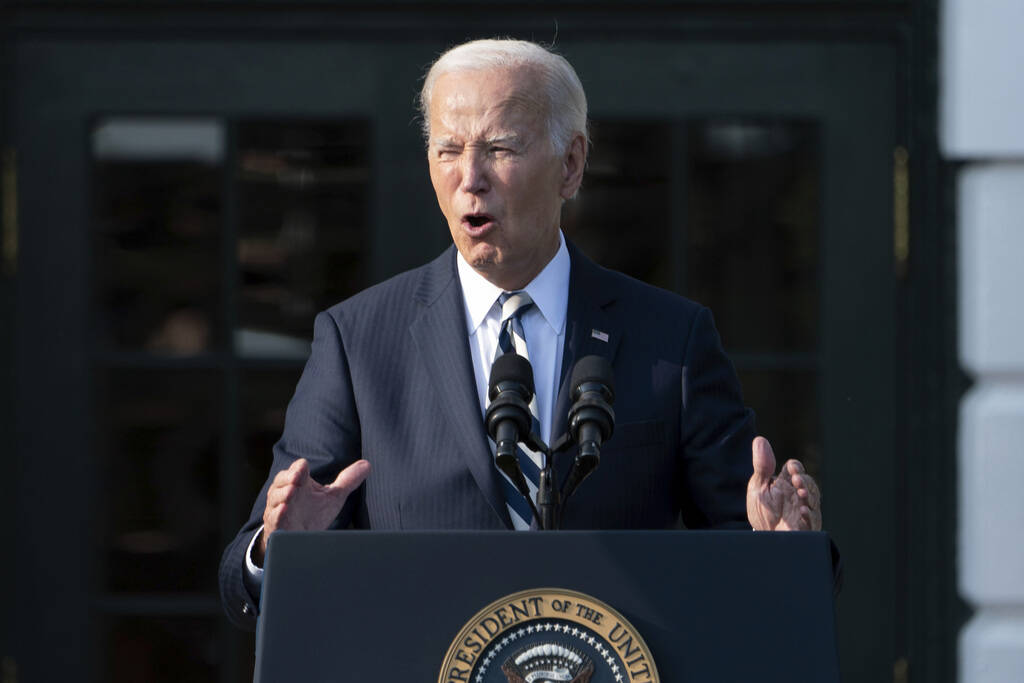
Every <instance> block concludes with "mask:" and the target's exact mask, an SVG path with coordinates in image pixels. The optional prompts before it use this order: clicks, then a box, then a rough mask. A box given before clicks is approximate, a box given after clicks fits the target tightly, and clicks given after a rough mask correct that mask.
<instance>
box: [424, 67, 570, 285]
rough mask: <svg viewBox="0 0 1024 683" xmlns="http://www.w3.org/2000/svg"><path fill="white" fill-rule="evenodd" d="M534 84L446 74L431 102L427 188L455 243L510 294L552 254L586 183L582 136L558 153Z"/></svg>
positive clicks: (496, 73) (493, 73)
mask: <svg viewBox="0 0 1024 683" xmlns="http://www.w3.org/2000/svg"><path fill="white" fill-rule="evenodd" d="M531 75H532V74H531V72H530V71H528V70H524V69H494V70H472V71H456V72H452V73H447V74H445V75H443V76H441V77H440V78H438V79H437V81H436V82H435V83H434V87H433V94H432V97H431V101H430V141H429V146H428V151H427V156H428V159H429V163H430V180H431V182H433V184H434V192H436V193H437V202H438V204H439V205H440V207H441V212H442V213H443V214H444V216H445V218H446V219H447V220H448V228H449V230H451V233H452V240H454V242H455V246H456V248H458V250H459V252H460V253H461V254H462V256H463V258H465V259H466V261H467V262H468V263H469V264H470V265H471V266H473V268H474V269H476V270H477V272H479V273H480V274H481V275H483V276H484V277H485V278H487V279H488V280H489V281H490V282H492V283H494V284H495V285H497V286H499V287H501V288H503V289H506V290H511V289H520V288H522V287H524V286H526V284H528V283H529V282H530V280H532V279H533V278H534V277H535V276H536V275H537V274H538V273H539V272H540V271H541V270H543V268H544V266H545V265H547V263H548V261H550V260H551V258H552V257H553V256H554V255H555V252H556V251H557V250H558V242H559V240H558V225H559V215H560V213H561V206H562V199H563V198H565V199H568V198H569V197H571V196H572V195H573V194H574V193H575V192H576V189H577V188H578V187H579V181H580V176H581V175H582V164H583V158H582V155H583V143H582V137H581V138H579V139H578V140H574V141H573V143H572V144H571V145H570V148H569V150H567V152H566V154H564V155H561V156H559V155H556V154H555V152H554V150H553V149H552V146H551V142H550V138H549V135H548V131H547V126H546V124H545V115H546V112H545V111H544V108H543V105H542V104H541V101H542V100H541V99H540V98H539V97H537V96H536V95H535V93H536V90H537V86H536V85H535V82H536V79H531V78H530V77H531ZM531 80H533V81H534V82H533V83H531ZM577 166H578V168H577Z"/></svg>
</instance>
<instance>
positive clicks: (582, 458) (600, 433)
mask: <svg viewBox="0 0 1024 683" xmlns="http://www.w3.org/2000/svg"><path fill="white" fill-rule="evenodd" d="M570 386H571V387H572V400H573V404H572V408H570V409H569V434H570V435H571V436H572V439H573V441H575V442H576V444H577V447H578V450H577V454H576V459H575V460H574V461H573V466H572V470H570V472H569V476H568V477H567V478H566V481H565V484H564V485H563V486H562V500H563V501H564V500H565V499H567V498H568V497H569V496H570V495H572V493H573V491H575V490H576V487H578V486H579V485H580V483H581V482H582V481H583V480H584V479H586V478H587V476H588V475H590V473H591V472H593V471H594V469H596V468H597V466H598V464H599V463H600V462H601V444H602V443H604V442H605V441H606V440H608V439H609V438H610V437H611V435H612V432H613V431H614V430H615V411H614V410H612V404H613V403H614V402H615V373H614V371H613V370H612V366H611V363H609V362H608V360H607V359H606V358H604V357H603V356H584V357H583V358H581V359H580V360H579V361H578V362H577V363H576V366H575V367H574V368H573V371H572V380H571V383H570Z"/></svg>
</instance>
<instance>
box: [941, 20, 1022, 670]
mask: <svg viewBox="0 0 1024 683" xmlns="http://www.w3.org/2000/svg"><path fill="white" fill-rule="evenodd" d="M942 24H943V25H942V34H941V35H942V42H941V45H940V49H941V50H942V67H941V69H942V72H941V77H942V81H941V88H942V90H941V100H940V119H941V122H942V123H941V130H940V137H941V143H942V146H943V150H944V152H945V154H946V156H947V157H948V158H950V159H953V160H958V161H962V162H965V164H964V166H963V167H962V169H961V171H960V174H959V177H958V179H957V188H958V189H957V192H958V197H957V200H958V204H957V205H958V216H957V223H958V226H957V234H958V247H959V289H960V297H959V309H960V322H959V329H960V341H959V347H960V359H961V363H962V365H963V367H964V369H965V370H966V371H967V372H968V373H969V374H970V375H971V377H972V378H973V380H974V385H973V387H972V389H971V390H970V391H969V392H968V393H967V395H966V396H965V397H964V399H963V401H962V403H961V407H960V437H959V445H958V448H959V483H960V486H959V490H960V495H959V515H960V516H959V525H958V527H959V528H958V558H957V559H958V568H959V585H960V592H961V594H962V595H963V597H964V598H965V599H966V600H967V601H968V602H969V603H970V604H971V605H972V606H973V607H974V610H975V612H974V616H973V617H972V618H971V620H970V622H969V623H968V624H967V626H966V627H965V628H964V630H963V632H962V633H961V636H960V681H961V682H962V683H981V682H983V681H984V682H985V683H1020V682H1021V681H1024V2H1021V1H1020V0H944V2H943V17H942Z"/></svg>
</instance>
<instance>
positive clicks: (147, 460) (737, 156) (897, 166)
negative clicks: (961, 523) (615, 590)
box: [0, 0, 968, 683]
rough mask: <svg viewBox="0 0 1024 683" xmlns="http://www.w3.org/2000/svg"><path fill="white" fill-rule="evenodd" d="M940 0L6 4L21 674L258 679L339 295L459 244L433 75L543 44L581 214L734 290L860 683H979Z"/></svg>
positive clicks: (636, 263) (11, 615)
mask: <svg viewBox="0 0 1024 683" xmlns="http://www.w3.org/2000/svg"><path fill="white" fill-rule="evenodd" d="M939 5H940V3H939V0H849V1H841V0H788V1H786V2H781V1H773V0H747V1H745V2H734V1H731V0H728V1H726V0H723V1H722V2H715V3H710V2H696V1H676V2H672V1H669V0H664V1H659V0H649V1H646V2H640V3H616V2H597V3H595V2H577V1H572V0H563V1H560V2H553V3H540V2H516V3H512V2H493V3H487V4H486V5H484V4H481V3H468V2H460V1H455V2H443V3H442V2H431V1H429V0H422V1H417V2H389V1H384V2H377V3H360V2H344V1H342V0H317V1H305V2H297V3H296V2H291V3H284V2H277V1H276V0H267V1H264V2H250V1H246V0H223V1H213V0H209V1H201V0H192V1H190V2H164V1H161V0H153V1H152V2H144V3H120V2H103V1H100V0H92V1H85V0H83V1H80V2H47V1H42V2H18V1H15V2H9V3H7V5H5V7H4V8H0V21H2V24H0V37H2V39H3V42H2V47H0V100H2V103H3V104H2V110H0V116H2V119H0V124H2V125H0V142H2V143H3V146H2V149H3V194H2V197H0V199H2V209H3V220H4V223H3V225H4V228H3V229H4V232H3V236H4V241H3V255H4V261H3V267H4V270H3V276H2V280H0V330H2V332H0V372H2V373H3V374H2V385H0V386H2V395H0V401H2V404H0V408H2V410H0V430H2V432H0V436H2V441H0V453H2V454H3V460H2V462H3V470H2V472H3V475H2V478H0V533H2V534H3V536H2V537H0V540H2V544H0V548H2V549H3V550H0V556H2V557H3V558H4V559H2V560H0V580H2V586H3V587H2V589H0V604H2V607H0V614H2V621H0V628H2V629H3V630H2V631H0V636H2V640H0V657H2V665H0V682H2V683H13V682H15V681H56V680H65V679H67V678H71V677H74V678H75V679H76V680H82V681H116V682H121V681H210V682H214V681H217V682H220V683H240V682H241V681H245V680H251V677H252V656H253V637H252V635H251V634H247V633H242V632H239V631H236V630H235V629H233V628H232V627H231V626H230V625H229V624H228V622H227V620H226V618H224V617H223V615H222V613H221V607H220V604H219V598H218V595H217V580H216V570H217V565H218V562H219V559H220V552H221V549H222V548H223V547H224V545H225V544H226V542H227V541H228V540H229V539H230V538H232V537H233V536H234V535H235V533H236V531H237V529H238V527H239V526H240V524H241V523H242V521H243V520H244V519H245V518H246V517H247V516H248V511H249V506H250V505H251V503H252V500H253V499H254V497H255V494H256V492H257V491H258V489H259V487H260V486H261V484H262V482H263V479H264V477H265V475H266V472H267V469H268V467H269V463H270V459H271V447H272V445H273V443H274V442H275V441H276V439H277V437H278V436H279V434H280V432H281V428H282V425H283V418H284V411H285V408H286V406H287V403H288V400H289V398H290V396H291V393H292V391H293V389H294V385H295V382H296V380H297V378H298V376H299V374H300V372H301V369H302V366H303V364H304V361H305V359H306V356H307V355H308V352H309V344H310V339H311V336H312V320H313V316H314V315H315V314H316V312H317V311H319V310H321V309H323V308H325V307H327V306H329V305H331V304H333V303H335V302H337V301H338V300H340V299H343V298H345V297H347V296H349V295H351V294H353V293H355V292H357V291H359V290H360V289H362V288H364V287H366V286H368V285H370V284H373V283H375V282H379V281H380V280H382V279H384V278H386V277H388V276H390V275H392V274H395V273H397V272H400V271H402V270H405V269H407V268H410V267H413V266H416V265H420V264H421V263H423V262H426V261H427V260H429V259H431V258H433V257H434V256H435V255H436V254H437V253H439V252H440V251H441V250H442V249H444V248H445V247H446V246H447V244H449V243H450V238H449V235H448V232H447V229H446V227H445V224H444V222H443V220H442V217H441V215H440V212H439V211H438V209H437V205H436V200H435V198H434V196H433V192H432V189H431V187H430V182H429V178H428V175H427V170H426V163H425V159H424V154H423V143H422V140H421V139H420V133H419V127H418V121H417V118H416V116H417V115H416V112H415V108H414V98H415V96H416V94H417V92H418V87H419V83H420V78H421V76H422V74H423V72H424V70H425V68H426V67H427V66H428V65H429V63H430V62H431V61H432V60H433V59H434V58H435V57H436V56H437V55H438V54H439V53H440V52H441V51H443V49H444V48H445V47H446V46H449V45H451V44H454V43H456V42H460V41H462V40H465V39H469V38H477V37H488V36H494V35H511V36H515V37H522V38H528V39H533V40H538V41H542V42H547V43H550V42H554V43H555V45H556V47H557V49H558V50H559V51H561V52H562V53H563V54H564V55H566V56H567V57H568V59H569V60H570V61H571V62H572V63H573V64H574V66H575V67H576V69H577V71H578V72H579V74H580V77H581V79H582V81H583V84H584V87H585V88H586V91H587V95H588V98H589V101H590V110H591V118H592V121H593V148H592V150H591V157H590V163H589V168H588V171H587V174H586V176H585V180H584V186H583V189H582V191H581V193H580V195H579V197H578V199H576V200H575V201H573V202H570V203H569V204H568V205H567V206H566V210H565V215H564V222H563V226H564V229H565V231H566V233H567V235H568V237H569V238H570V239H572V240H574V241H575V242H576V243H577V244H578V245H579V246H580V247H581V248H582V249H583V250H584V251H585V252H587V253H588V254H589V255H590V256H591V257H592V258H594V259H595V260H597V261H598V262H600V263H602V264H603V265H605V266H608V267H611V268H616V269H619V270H622V271H625V272H627V273H629V274H631V275H634V276H636V277H638V278H641V279H643V280H646V281H648V282H651V283H653V284H656V285H658V286H661V287H664V288H666V289H670V290H673V291H677V292H680V293H682V294H684V295H686V296H688V297H690V298H692V299H696V300H698V301H700V302H702V303H704V304H706V305H708V306H710V307H711V309H712V310H713V312H714V313H715V317H716V322H717V325H718V327H719V330H720V332H721V335H722V338H723V341H724V344H725V346H726V348H727V350H728V351H729V353H730V355H731V357H732V358H733V361H734V363H735V365H736V367H737V370H738V372H739V375H740V378H741V380H742V383H743V386H744V391H745V397H746V400H747V402H748V404H749V405H751V406H752V407H753V408H754V409H755V411H756V412H757V414H758V417H759V420H758V424H759V428H760V431H761V433H763V434H765V435H766V436H768V437H769V438H770V439H771V440H772V442H773V444H774V445H775V449H776V452H778V453H779V454H780V455H782V456H783V457H798V458H801V459H803V460H804V462H805V463H806V464H807V465H808V467H809V469H810V470H811V471H812V473H813V474H814V475H815V476H816V477H818V479H819V481H820V482H821V484H822V488H823V490H824V491H825V498H824V505H825V518H826V525H827V528H828V529H829V530H830V531H831V533H832V535H833V537H834V538H835V539H836V541H837V542H838V544H839V546H840V547H841V548H842V552H843V557H844V562H845V571H846V585H845V588H844V591H843V593H842V595H841V597H840V600H839V603H838V608H837V610H838V616H837V619H838V624H839V638H840V657H841V662H842V668H843V671H844V680H846V681H850V682H860V681H893V682H894V683H902V682H904V681H907V680H914V681H935V682H943V681H953V680H955V679H956V678H957V673H956V671H957V655H956V638H957V632H958V630H959V629H960V628H961V626H962V625H963V623H964V621H965V619H966V617H967V615H968V610H967V608H966V606H965V605H964V604H963V603H962V602H961V600H960V598H959V597H957V590H956V575H955V570H954V563H953V558H954V556H955V554H956V546H955V539H956V536H955V533H954V530H955V527H956V523H957V517H956V491H957V489H956V481H957V480H956V448H955V435H956V420H957V406H958V402H959V401H960V398H961V396H962V394H963V392H964V390H965V388H966V387H967V385H968V381H967V378H966V376H965V375H964V373H963V372H962V371H961V370H960V366H959V364H958V360H957V351H956V339H957V337H956V325H957V290H956V278H955V266H956V255H957V251H956V213H955V202H954V199H953V194H954V193H953V188H954V182H955V177H956V166H955V165H954V164H953V163H950V162H947V161H944V160H942V158H941V156H940V150H939V133H938V120H939V114H938V112H939V106H938V94H939V87H938V82H937V72H938V69H939V54H940V47H939V36H938V32H939V27H940V22H939V16H940V7H939Z"/></svg>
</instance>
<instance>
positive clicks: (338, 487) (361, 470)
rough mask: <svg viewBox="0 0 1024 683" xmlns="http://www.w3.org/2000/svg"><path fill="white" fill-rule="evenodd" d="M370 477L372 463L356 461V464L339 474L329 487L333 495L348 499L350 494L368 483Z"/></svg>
mask: <svg viewBox="0 0 1024 683" xmlns="http://www.w3.org/2000/svg"><path fill="white" fill-rule="evenodd" d="M369 475H370V463H369V461H367V460H356V461H355V462H354V463H352V464H351V465H349V466H348V467H346V468H345V469H343V470H342V471H341V472H338V476H337V477H335V478H334V481H332V482H331V483H330V485H329V486H328V487H327V488H328V489H329V490H330V492H331V493H334V494H341V495H343V496H345V497H348V495H349V494H350V493H352V492H353V491H355V490H356V489H357V488H359V485H360V484H362V483H363V482H364V481H366V477H368V476H369Z"/></svg>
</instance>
